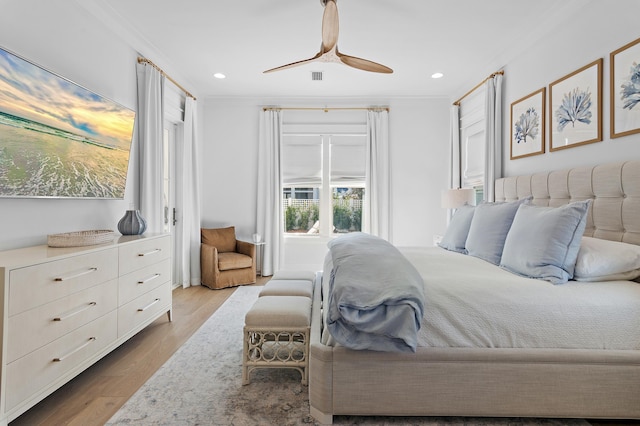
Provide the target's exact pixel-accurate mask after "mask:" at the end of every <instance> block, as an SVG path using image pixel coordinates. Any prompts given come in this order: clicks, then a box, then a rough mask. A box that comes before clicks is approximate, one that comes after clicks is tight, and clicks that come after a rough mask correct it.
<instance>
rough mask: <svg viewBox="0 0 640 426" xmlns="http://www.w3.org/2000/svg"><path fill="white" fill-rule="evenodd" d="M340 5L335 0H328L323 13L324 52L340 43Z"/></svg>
mask: <svg viewBox="0 0 640 426" xmlns="http://www.w3.org/2000/svg"><path fill="white" fill-rule="evenodd" d="M338 33H339V25H338V6H337V5H336V2H335V0H326V3H325V5H324V14H323V15H322V52H328V51H330V50H331V49H333V47H334V46H335V45H336V43H338Z"/></svg>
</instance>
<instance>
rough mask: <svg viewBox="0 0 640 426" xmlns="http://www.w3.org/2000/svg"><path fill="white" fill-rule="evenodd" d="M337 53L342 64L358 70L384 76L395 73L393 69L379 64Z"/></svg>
mask: <svg viewBox="0 0 640 426" xmlns="http://www.w3.org/2000/svg"><path fill="white" fill-rule="evenodd" d="M336 53H337V55H338V57H339V58H340V60H341V61H342V63H344V64H346V65H349V66H350V67H353V68H358V69H360V70H364V71H370V72H379V73H383V74H391V73H393V70H392V69H391V68H389V67H387V66H384V65H382V64H379V63H377V62H373V61H370V60H368V59H362V58H356V57H355V56H350V55H345V54H344V53H340V52H336Z"/></svg>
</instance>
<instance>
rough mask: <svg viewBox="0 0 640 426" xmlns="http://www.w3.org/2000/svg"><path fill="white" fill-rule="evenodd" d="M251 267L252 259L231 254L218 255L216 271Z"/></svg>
mask: <svg viewBox="0 0 640 426" xmlns="http://www.w3.org/2000/svg"><path fill="white" fill-rule="evenodd" d="M252 265H253V259H252V258H251V257H249V256H247V255H244V254H240V253H233V252H225V253H218V269H219V270H221V271H228V270H230V269H240V268H251V266H252Z"/></svg>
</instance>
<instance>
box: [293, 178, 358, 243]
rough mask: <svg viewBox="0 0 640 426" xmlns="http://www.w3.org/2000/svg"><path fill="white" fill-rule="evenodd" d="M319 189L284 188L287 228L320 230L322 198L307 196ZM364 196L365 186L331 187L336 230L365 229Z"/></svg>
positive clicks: (309, 230)
mask: <svg viewBox="0 0 640 426" xmlns="http://www.w3.org/2000/svg"><path fill="white" fill-rule="evenodd" d="M318 192H319V191H318V190H317V189H315V190H314V188H284V191H283V200H284V206H283V207H284V216H285V232H287V233H298V234H300V233H304V234H317V233H319V224H320V199H319V198H318V197H317V196H316V198H304V195H305V194H308V193H311V194H314V193H315V194H317V193H318ZM296 196H299V197H300V198H298V197H296ZM363 199H364V188H332V200H331V201H332V203H331V204H332V210H333V221H332V222H333V233H334V234H337V233H346V232H359V231H361V230H362V201H363Z"/></svg>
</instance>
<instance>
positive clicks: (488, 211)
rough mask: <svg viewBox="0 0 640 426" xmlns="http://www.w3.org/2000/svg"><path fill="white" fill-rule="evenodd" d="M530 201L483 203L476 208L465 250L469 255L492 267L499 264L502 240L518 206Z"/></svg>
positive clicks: (505, 236)
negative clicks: (482, 260)
mask: <svg viewBox="0 0 640 426" xmlns="http://www.w3.org/2000/svg"><path fill="white" fill-rule="evenodd" d="M529 200H531V197H529V198H523V199H522V200H518V201H512V202H510V203H483V204H480V205H478V206H477V207H476V209H475V213H474V214H473V219H472V220H471V226H470V227H469V236H468V237H467V241H466V242H465V248H466V251H467V253H468V254H469V255H471V256H474V257H479V258H480V259H484V260H486V261H487V262H491V263H493V264H494V265H497V264H499V263H500V257H501V256H502V248H503V247H504V240H505V239H506V238H507V233H508V232H509V228H511V222H513V217H514V216H515V214H516V211H517V210H518V207H520V204H522V203H524V202H527V201H529Z"/></svg>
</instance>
